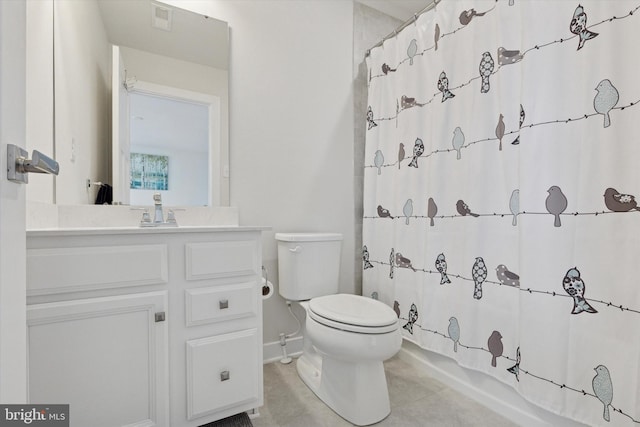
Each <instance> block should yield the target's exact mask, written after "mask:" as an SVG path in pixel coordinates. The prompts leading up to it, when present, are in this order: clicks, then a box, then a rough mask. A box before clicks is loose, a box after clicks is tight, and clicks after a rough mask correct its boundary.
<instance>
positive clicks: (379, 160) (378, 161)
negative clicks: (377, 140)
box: [373, 150, 384, 175]
mask: <svg viewBox="0 0 640 427" xmlns="http://www.w3.org/2000/svg"><path fill="white" fill-rule="evenodd" d="M373 164H374V165H375V167H376V168H378V175H381V174H382V166H383V165H384V155H383V154H382V151H380V150H377V151H376V155H375V156H374V158H373Z"/></svg>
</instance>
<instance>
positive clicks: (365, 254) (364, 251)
mask: <svg viewBox="0 0 640 427" xmlns="http://www.w3.org/2000/svg"><path fill="white" fill-rule="evenodd" d="M362 263H363V266H364V268H363V269H364V270H367V269H369V268H373V264H371V262H370V261H369V250H368V249H367V245H364V246H363V247H362Z"/></svg>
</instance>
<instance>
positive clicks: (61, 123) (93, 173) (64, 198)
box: [54, 1, 111, 204]
mask: <svg viewBox="0 0 640 427" xmlns="http://www.w3.org/2000/svg"><path fill="white" fill-rule="evenodd" d="M54 9H55V22H54V30H55V35H54V37H55V38H56V51H55V69H56V70H55V76H56V77H55V87H56V96H55V104H56V105H55V114H56V119H55V122H56V131H55V138H56V140H55V150H56V153H55V156H56V160H57V161H58V163H60V175H59V176H58V177H57V179H56V197H55V201H56V202H57V203H61V204H83V203H93V202H94V201H95V195H94V194H89V192H88V191H87V187H86V180H87V178H89V179H91V180H93V181H107V177H108V173H109V170H108V159H109V158H110V154H109V153H110V148H111V144H110V138H111V120H110V116H111V113H110V112H111V59H110V58H111V47H110V45H109V43H108V41H107V35H106V32H105V30H104V26H103V25H102V18H101V17H100V12H99V9H98V4H97V3H96V2H95V1H56V2H55V3H54ZM72 141H73V146H72Z"/></svg>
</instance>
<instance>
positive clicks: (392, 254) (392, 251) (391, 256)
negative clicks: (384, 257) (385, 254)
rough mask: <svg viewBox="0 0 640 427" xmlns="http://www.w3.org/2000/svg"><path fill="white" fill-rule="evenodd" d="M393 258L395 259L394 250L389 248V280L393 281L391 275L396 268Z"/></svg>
mask: <svg viewBox="0 0 640 427" xmlns="http://www.w3.org/2000/svg"><path fill="white" fill-rule="evenodd" d="M395 257H396V254H395V250H394V249H393V248H391V253H390V254H389V279H393V273H394V270H395V268H396V266H395V264H394V261H395Z"/></svg>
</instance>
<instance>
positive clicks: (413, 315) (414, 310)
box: [403, 304, 418, 335]
mask: <svg viewBox="0 0 640 427" xmlns="http://www.w3.org/2000/svg"><path fill="white" fill-rule="evenodd" d="M417 320H418V307H416V305H415V304H411V309H410V310H409V316H408V319H407V324H406V325H404V326H403V328H404V329H406V330H407V331H409V333H410V334H411V335H413V324H414V323H416V321H417Z"/></svg>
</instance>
